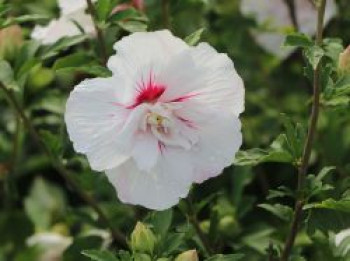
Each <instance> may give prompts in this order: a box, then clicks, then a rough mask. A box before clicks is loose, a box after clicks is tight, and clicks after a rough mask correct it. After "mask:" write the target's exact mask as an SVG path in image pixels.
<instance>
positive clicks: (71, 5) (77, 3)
mask: <svg viewBox="0 0 350 261" xmlns="http://www.w3.org/2000/svg"><path fill="white" fill-rule="evenodd" d="M93 2H96V0H93ZM58 6H59V8H60V9H61V15H67V14H71V13H73V12H76V11H85V9H86V8H87V2H86V0H73V1H72V0H58Z"/></svg>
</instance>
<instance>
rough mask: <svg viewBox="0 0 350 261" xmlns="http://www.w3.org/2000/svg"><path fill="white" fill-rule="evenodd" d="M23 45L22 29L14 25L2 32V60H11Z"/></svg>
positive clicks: (0, 36) (0, 41)
mask: <svg viewBox="0 0 350 261" xmlns="http://www.w3.org/2000/svg"><path fill="white" fill-rule="evenodd" d="M22 43H23V34H22V29H21V27H19V26H18V25H12V26H9V27H7V28H4V29H1V30H0V58H3V59H6V60H11V59H12V58H14V56H15V53H16V51H17V50H18V48H19V47H20V46H21V45H22Z"/></svg>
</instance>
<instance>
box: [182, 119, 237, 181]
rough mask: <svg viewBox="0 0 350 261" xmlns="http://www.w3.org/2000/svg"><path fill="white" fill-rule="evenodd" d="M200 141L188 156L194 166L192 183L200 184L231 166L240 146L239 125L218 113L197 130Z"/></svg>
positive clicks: (235, 120) (234, 120)
mask: <svg viewBox="0 0 350 261" xmlns="http://www.w3.org/2000/svg"><path fill="white" fill-rule="evenodd" d="M198 132H199V137H200V140H199V142H198V143H197V144H196V145H195V146H194V147H193V149H192V151H191V152H190V153H189V154H188V157H190V158H191V161H192V163H193V165H194V168H195V171H194V181H195V182H196V183H201V182H203V181H205V180H207V179H209V178H212V177H215V176H217V175H219V174H221V173H222V171H223V169H224V168H225V167H228V166H230V165H231V164H232V162H233V159H234V156H235V154H236V152H237V151H238V150H239V148H240V146H241V145H242V134H241V123H240V121H239V119H238V118H236V117H235V116H233V115H230V114H228V113H218V114H217V115H216V116H215V117H213V118H211V121H210V123H208V124H207V125H206V126H202V127H201V128H200V129H198Z"/></svg>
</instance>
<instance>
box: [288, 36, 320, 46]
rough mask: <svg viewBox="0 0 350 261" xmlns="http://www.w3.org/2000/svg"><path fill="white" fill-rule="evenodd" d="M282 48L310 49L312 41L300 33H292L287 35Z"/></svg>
mask: <svg viewBox="0 0 350 261" xmlns="http://www.w3.org/2000/svg"><path fill="white" fill-rule="evenodd" d="M283 45H284V46H296V47H310V46H312V45H313V41H312V40H311V39H310V37H309V36H307V35H305V34H302V33H292V34H289V35H287V37H286V39H285V41H284V44H283Z"/></svg>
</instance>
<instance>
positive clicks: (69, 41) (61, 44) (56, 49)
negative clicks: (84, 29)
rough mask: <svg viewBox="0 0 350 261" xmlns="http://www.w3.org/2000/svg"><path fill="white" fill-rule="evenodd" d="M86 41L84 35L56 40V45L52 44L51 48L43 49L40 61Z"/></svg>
mask: <svg viewBox="0 0 350 261" xmlns="http://www.w3.org/2000/svg"><path fill="white" fill-rule="evenodd" d="M86 39H87V36H86V35H77V36H72V37H64V38H62V39H60V40H58V41H57V42H56V43H54V44H53V45H51V46H47V47H46V48H44V50H43V51H42V54H41V58H42V59H48V58H51V57H53V56H56V55H57V54H59V53H60V52H61V51H64V50H66V49H68V48H70V47H72V46H74V45H77V44H79V43H82V42H83V41H85V40H86Z"/></svg>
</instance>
